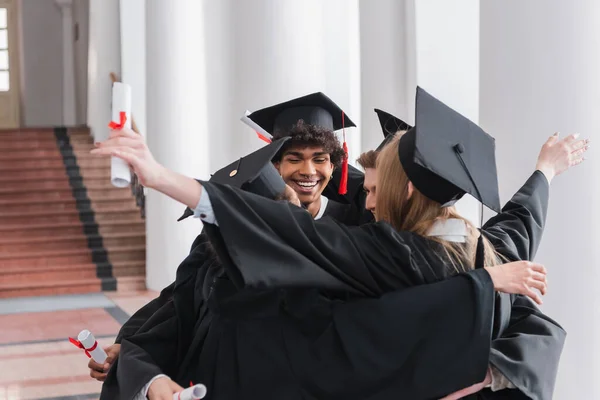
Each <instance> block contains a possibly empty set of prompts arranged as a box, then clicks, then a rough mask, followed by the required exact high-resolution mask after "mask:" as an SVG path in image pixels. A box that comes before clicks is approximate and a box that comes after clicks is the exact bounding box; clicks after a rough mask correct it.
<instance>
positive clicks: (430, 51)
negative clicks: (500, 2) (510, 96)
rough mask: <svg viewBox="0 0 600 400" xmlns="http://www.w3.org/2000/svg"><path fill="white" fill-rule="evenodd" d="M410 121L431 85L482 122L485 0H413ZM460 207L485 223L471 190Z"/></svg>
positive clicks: (408, 15)
mask: <svg viewBox="0 0 600 400" xmlns="http://www.w3.org/2000/svg"><path fill="white" fill-rule="evenodd" d="M406 6H407V8H406V10H405V12H406V14H405V16H406V20H405V22H406V29H407V37H406V39H407V43H406V46H407V86H406V90H408V95H407V102H408V105H409V109H410V112H409V115H408V116H407V121H406V122H408V123H410V124H413V123H414V115H415V114H414V109H415V104H414V102H415V88H416V86H417V85H419V86H421V87H422V88H423V89H425V90H427V91H428V92H429V93H431V94H432V95H433V96H435V97H437V98H438V99H440V100H441V101H443V102H444V103H446V104H447V105H448V106H450V107H452V108H454V109H455V110H456V111H458V112H460V113H461V114H463V115H464V116H466V117H467V118H469V119H470V120H471V121H473V122H475V123H478V122H479V0H455V1H451V2H450V1H445V0H418V1H417V0H407V1H406ZM457 208H458V211H459V212H460V213H461V214H462V215H463V216H464V217H466V218H468V219H470V220H471V221H472V222H473V223H474V224H476V225H477V226H479V222H480V221H479V215H480V208H479V203H478V202H477V201H475V199H474V198H472V197H471V196H469V195H466V196H465V197H464V198H463V199H462V200H460V201H459V202H458V203H457Z"/></svg>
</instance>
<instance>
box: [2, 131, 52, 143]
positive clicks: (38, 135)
mask: <svg viewBox="0 0 600 400" xmlns="http://www.w3.org/2000/svg"><path fill="white" fill-rule="evenodd" d="M48 138H52V140H54V138H55V136H54V129H19V130H0V140H1V141H7V140H29V139H32V140H36V139H38V140H45V139H48Z"/></svg>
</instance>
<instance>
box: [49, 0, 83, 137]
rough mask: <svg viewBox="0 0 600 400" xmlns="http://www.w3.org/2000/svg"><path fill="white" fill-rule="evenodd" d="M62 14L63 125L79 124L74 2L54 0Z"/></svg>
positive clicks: (70, 0)
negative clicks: (76, 99) (76, 89)
mask: <svg viewBox="0 0 600 400" xmlns="http://www.w3.org/2000/svg"><path fill="white" fill-rule="evenodd" d="M54 1H55V2H56V4H58V6H59V7H60V12H61V14H62V38H63V40H62V42H63V51H62V53H63V75H62V81H63V125H65V126H73V125H75V124H76V123H77V117H76V115H77V110H76V108H75V52H74V49H73V45H74V38H73V0H54Z"/></svg>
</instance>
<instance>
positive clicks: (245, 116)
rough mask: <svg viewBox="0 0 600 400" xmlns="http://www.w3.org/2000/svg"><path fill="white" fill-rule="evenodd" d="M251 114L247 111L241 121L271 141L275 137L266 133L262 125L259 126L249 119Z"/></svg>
mask: <svg viewBox="0 0 600 400" xmlns="http://www.w3.org/2000/svg"><path fill="white" fill-rule="evenodd" d="M250 114H252V113H251V112H250V111H248V110H246V112H245V113H244V115H242V117H241V118H240V121H242V122H243V123H244V124H246V125H248V126H249V127H250V128H252V130H254V131H255V132H256V133H258V134H260V135H263V136H264V137H266V138H267V139H271V138H272V137H273V135H271V134H270V133H269V132H267V131H265V130H264V129H263V128H262V127H261V126H260V125H258V124H257V123H256V122H254V121H252V120H251V119H250V118H248V115H250Z"/></svg>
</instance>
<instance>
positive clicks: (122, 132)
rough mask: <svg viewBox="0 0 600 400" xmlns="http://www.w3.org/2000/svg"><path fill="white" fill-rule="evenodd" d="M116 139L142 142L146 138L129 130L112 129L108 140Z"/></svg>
mask: <svg viewBox="0 0 600 400" xmlns="http://www.w3.org/2000/svg"><path fill="white" fill-rule="evenodd" d="M115 137H126V138H130V139H142V140H143V139H144V137H143V136H142V135H139V134H137V133H135V132H134V131H132V130H131V129H129V128H123V129H112V130H111V131H110V135H109V136H108V138H109V139H112V138H115Z"/></svg>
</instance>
